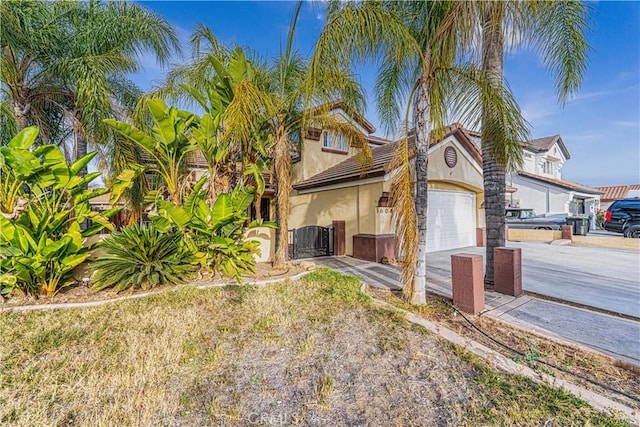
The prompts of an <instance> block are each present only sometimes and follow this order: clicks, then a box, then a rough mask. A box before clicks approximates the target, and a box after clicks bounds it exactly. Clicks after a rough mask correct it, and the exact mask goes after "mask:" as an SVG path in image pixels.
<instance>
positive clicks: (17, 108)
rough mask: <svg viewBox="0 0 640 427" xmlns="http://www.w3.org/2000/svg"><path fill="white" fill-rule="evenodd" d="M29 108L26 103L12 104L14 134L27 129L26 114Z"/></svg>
mask: <svg viewBox="0 0 640 427" xmlns="http://www.w3.org/2000/svg"><path fill="white" fill-rule="evenodd" d="M30 108H31V106H30V105H29V104H28V103H21V102H13V112H14V115H15V117H16V132H20V131H21V130H23V129H24V128H26V127H27V114H28V113H29V110H30Z"/></svg>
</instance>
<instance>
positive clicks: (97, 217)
mask: <svg viewBox="0 0 640 427" xmlns="http://www.w3.org/2000/svg"><path fill="white" fill-rule="evenodd" d="M85 217H86V218H88V219H90V220H91V221H93V222H94V223H96V224H100V225H101V226H103V227H104V228H106V229H108V230H111V231H113V230H114V226H113V224H111V222H110V221H109V219H108V218H106V217H104V216H103V215H101V214H100V213H98V212H93V211H91V212H87V214H86V215H85Z"/></svg>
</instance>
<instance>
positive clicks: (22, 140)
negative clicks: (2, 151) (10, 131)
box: [8, 126, 39, 150]
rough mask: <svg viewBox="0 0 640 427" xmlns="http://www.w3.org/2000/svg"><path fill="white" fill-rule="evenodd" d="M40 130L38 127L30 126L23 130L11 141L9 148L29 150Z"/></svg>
mask: <svg viewBox="0 0 640 427" xmlns="http://www.w3.org/2000/svg"><path fill="white" fill-rule="evenodd" d="M38 133H39V130H38V128H37V127H36V126H29V127H26V128H24V129H22V130H21V131H20V132H19V133H18V134H17V135H16V136H14V137H13V139H11V141H9V144H8V146H9V147H11V148H17V149H20V150H28V149H29V148H31V146H32V145H33V142H34V141H35V140H36V138H37V137H38Z"/></svg>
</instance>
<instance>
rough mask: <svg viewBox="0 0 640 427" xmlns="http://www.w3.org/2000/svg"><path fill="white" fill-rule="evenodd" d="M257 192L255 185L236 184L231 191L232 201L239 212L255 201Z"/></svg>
mask: <svg viewBox="0 0 640 427" xmlns="http://www.w3.org/2000/svg"><path fill="white" fill-rule="evenodd" d="M255 193H256V190H255V188H253V187H243V186H240V185H238V186H236V187H235V188H234V189H233V192H232V193H231V202H232V204H233V208H234V209H235V210H236V211H237V212H243V211H244V210H246V209H247V208H248V207H249V206H251V203H252V202H253V198H254V194H255Z"/></svg>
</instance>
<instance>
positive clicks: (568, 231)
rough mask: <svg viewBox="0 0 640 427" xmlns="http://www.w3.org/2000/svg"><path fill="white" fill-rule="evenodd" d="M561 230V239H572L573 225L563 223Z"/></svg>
mask: <svg viewBox="0 0 640 427" xmlns="http://www.w3.org/2000/svg"><path fill="white" fill-rule="evenodd" d="M561 230H562V239H565V240H571V239H573V225H563V226H562V228H561Z"/></svg>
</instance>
